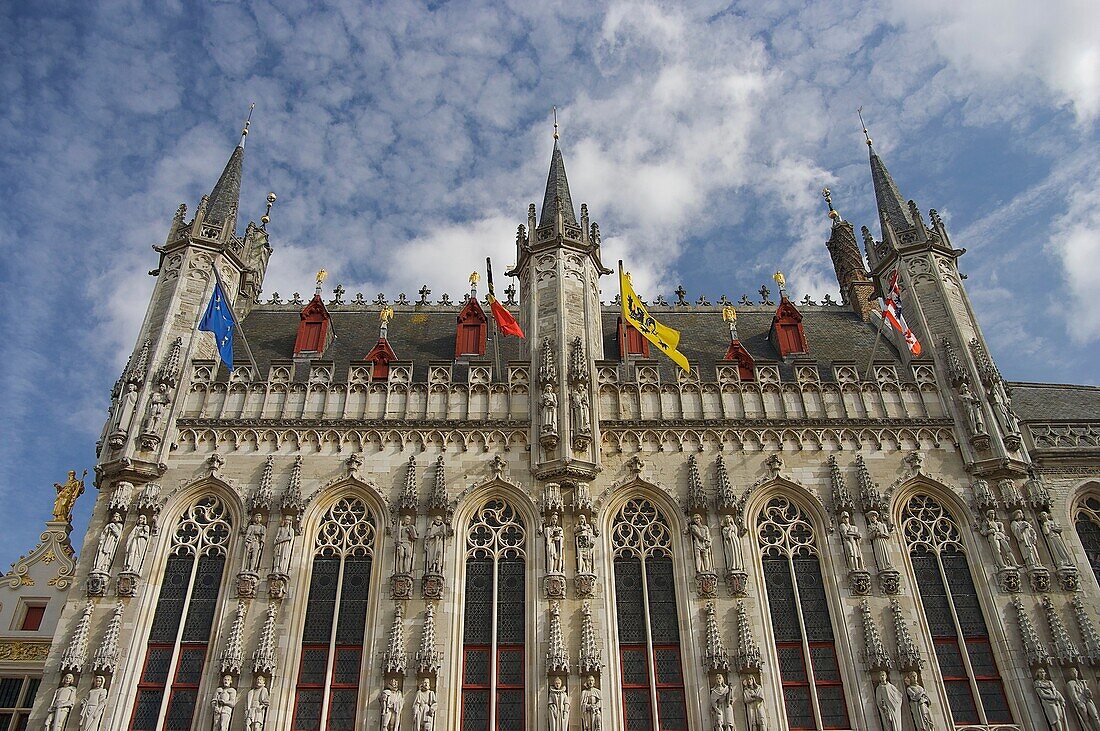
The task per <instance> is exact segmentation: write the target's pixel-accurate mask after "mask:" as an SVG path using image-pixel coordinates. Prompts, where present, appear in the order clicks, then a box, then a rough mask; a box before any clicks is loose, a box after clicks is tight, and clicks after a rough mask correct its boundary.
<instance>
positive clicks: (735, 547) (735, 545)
mask: <svg viewBox="0 0 1100 731" xmlns="http://www.w3.org/2000/svg"><path fill="white" fill-rule="evenodd" d="M737 533H738V530H737V521H736V520H734V519H733V516H732V515H727V516H725V517H723V518H722V550H723V551H724V552H725V555H726V570H727V571H743V570H744V568H745V558H744V556H743V555H742V554H741V539H740V537H739V536H738V535H737Z"/></svg>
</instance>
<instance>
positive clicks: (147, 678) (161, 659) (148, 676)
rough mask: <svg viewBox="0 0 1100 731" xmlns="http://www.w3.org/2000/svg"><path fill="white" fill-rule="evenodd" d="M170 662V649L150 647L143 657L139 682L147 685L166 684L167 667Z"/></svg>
mask: <svg viewBox="0 0 1100 731" xmlns="http://www.w3.org/2000/svg"><path fill="white" fill-rule="evenodd" d="M171 662H172V648H171V647H150V648H149V650H148V652H147V653H146V655H145V668H144V669H143V670H142V673H141V682H142V683H147V684H149V685H164V684H165V683H166V682H168V669H169V668H168V666H169V665H170V664H171Z"/></svg>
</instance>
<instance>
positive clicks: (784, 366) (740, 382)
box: [0, 141, 1100, 731]
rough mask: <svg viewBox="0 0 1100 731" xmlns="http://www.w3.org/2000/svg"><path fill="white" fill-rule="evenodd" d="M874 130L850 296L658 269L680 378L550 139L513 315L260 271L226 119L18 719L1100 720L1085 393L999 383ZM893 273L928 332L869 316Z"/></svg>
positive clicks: (60, 722)
mask: <svg viewBox="0 0 1100 731" xmlns="http://www.w3.org/2000/svg"><path fill="white" fill-rule="evenodd" d="M868 145H870V142H869V141H868ZM869 149H870V166H871V173H872V176H873V181H874V189H875V193H876V197H877V203H878V208H879V212H880V226H881V236H880V237H879V238H878V239H876V238H874V237H873V236H872V234H871V233H870V232H869V231H868V229H867V228H866V227H864V228H863V229H862V239H863V244H864V247H865V252H866V262H865V259H864V256H863V254H862V253H861V251H860V248H859V243H858V241H857V235H856V232H855V230H854V227H853V226H852V224H851V223H849V222H847V221H845V220H843V218H842V217H841V216H840V215H839V213H837V212H836V211H834V210H833V209H832V203H831V201H830V203H829V214H830V219H831V230H830V233H829V239H828V241H827V247H828V250H829V252H830V254H831V256H832V260H833V263H834V265H835V267H836V273H837V279H838V283H839V285H840V291H841V297H840V301H839V302H838V301H833V300H832V299H831V298H826V301H825V302H822V303H814V302H811V301H810V300H809V299H808V298H807V299H804V300H802V301H798V302H796V301H795V300H794V299H792V298H791V297H790V296H789V295H788V292H787V291H786V289H785V287H784V286H783V284H782V283H780V286H779V290H778V292H777V293H776V294H774V295H773V294H772V293H771V292H770V291H768V290H767V288H761V291H760V300H750V299H749V298H748V297H743V298H742V299H741V301H740V302H731V301H729V300H726V299H725V298H722V300H720V301H717V302H714V303H710V302H708V301H707V300H706V299H705V298H699V299H698V300H697V301H695V302H690V301H689V300H688V299H687V297H686V293H685V292H684V291H683V290H682V288H681V289H680V290H678V292H677V294H676V295H675V299H673V300H666V299H665V298H664V297H661V298H658V299H657V300H656V301H654V302H651V303H650V304H649V308H650V311H651V313H652V314H653V315H654V316H655V317H656V318H658V319H659V320H660V321H661V322H663V323H664V324H665V325H668V326H670V327H673V328H675V329H677V330H679V331H680V332H681V333H682V340H681V343H680V349H681V351H682V352H684V354H685V355H687V357H688V358H689V360H690V363H691V370H690V372H684V371H682V370H680V369H678V368H676V367H675V366H674V365H673V364H672V363H670V362H669V361H667V360H664V359H663V358H662V359H660V360H658V359H655V358H657V357H658V356H657V355H656V354H654V357H650V356H651V354H650V352H649V345H648V342H647V341H646V340H645V339H644V338H642V337H641V336H640V334H639V333H638V332H637V331H635V330H633V329H632V328H631V327H630V326H629V325H627V324H625V323H624V322H623V320H622V318H621V317H620V306H619V303H618V301H617V298H616V299H615V300H613V301H608V300H611V296H612V295H614V291H615V290H616V289H617V287H616V285H615V284H614V278H613V277H608V276H607V275H610V274H611V268H610V267H609V266H608V265H607V264H608V263H607V262H604V261H603V260H602V258H601V247H600V231H599V227H598V226H597V224H595V223H593V222H592V221H591V220H590V218H589V213H588V210H587V207H586V206H584V205H581V206H580V209H579V210H580V215H579V216H578V215H577V209H576V208H575V207H574V204H573V201H572V198H571V192H570V189H569V185H568V182H567V177H566V173H565V164H564V161H563V157H562V153H561V150H560V149H559V146H558V143H557V141H555V144H554V150H553V154H552V158H551V165H550V172H549V176H548V180H547V184H546V192H545V195H544V198H543V201H542V206H541V209H537V208H536V206H535V205H534V204H532V205H531V206H530V209H529V210H528V212H527V217H526V221H524V223H523V225H520V226H519V228H518V231H517V235H516V259H515V262H516V263H515V265H514V269H513V270H512V272H511V273H512V274H513V275H514V276H515V278H516V279H517V281H518V283H519V290H518V292H515V291H514V290H510V291H508V292H507V294H506V295H505V299H504V301H503V304H504V305H505V306H506V307H507V308H509V309H510V310H511V311H512V312H513V313H515V314H516V315H517V317H518V319H519V322H520V324H521V325H522V327H523V330H524V332H525V333H526V339H523V340H520V339H518V338H514V337H507V338H501V337H498V335H497V333H496V331H495V329H494V327H493V323H492V319H491V317H490V316H489V314H488V310H489V308H488V306H487V305H483V302H482V299H481V295H482V294H483V293H479V292H478V289H477V286H478V283H477V281H476V277H474V278H472V280H473V281H472V283H471V288H470V290H469V293H468V294H467V295H466V296H465V297H463V298H462V299H461V301H457V302H451V301H450V299H449V297H447V296H446V295H444V296H443V298H442V299H441V300H432V299H430V295H431V292H430V291H429V290H428V289H427V287H425V288H423V289H421V291H420V292H419V293H417V294H415V295H412V296H407V295H406V294H401V295H400V296H399V297H397V298H396V299H389V298H387V297H386V296H384V295H378V296H377V297H376V298H373V300H370V299H368V298H364V297H362V296H356V297H354V298H352V297H348V296H346V295H345V293H344V292H343V290H342V288H340V287H337V288H336V290H335V292H334V296H333V298H332V299H330V300H329V301H328V302H326V301H325V300H324V298H322V288H321V283H320V278H319V281H318V284H317V289H316V293H315V295H314V296H313V298H312V299H311V300H310V301H308V302H306V301H303V300H302V299H301V298H299V297H298V296H297V295H295V296H294V297H293V298H291V299H290V301H284V300H283V299H282V298H280V297H279V296H278V295H273V296H271V297H269V298H268V300H267V301H261V299H260V288H261V286H262V283H263V279H264V272H265V269H266V266H267V262H268V259H269V257H270V256H271V255H272V246H271V244H270V243H269V239H268V232H267V230H266V229H267V217H266V216H265V217H264V219H263V221H262V223H261V224H260V225H256V224H254V223H249V224H248V225H247V226H246V227H245V228H244V233H243V234H240V233H239V226H238V220H237V210H238V197H239V188H240V181H241V175H242V170H243V163H244V149H243V146H242V147H238V148H237V149H236V150H234V152H233V153H232V156H231V157H230V160H229V162H228V164H227V165H226V168H225V170H224V171H223V173H222V175H221V177H220V179H219V180H218V182H217V184H216V186H215V187H214V189H213V190H212V192H211V194H210V195H209V196H206V197H204V198H203V199H202V201H201V202H200V203H199V205H198V208H197V210H196V211H195V213H194V215H193V216H189V215H188V212H187V210H186V207H185V206H182V205H181V206H180V208H179V210H178V211H177V212H176V215H175V217H174V219H173V220H172V223H171V225H170V227H169V234H168V236H167V239H166V241H165V243H164V245H163V247H160V248H159V249H158V251H159V253H160V255H161V259H160V264H159V269H158V271H157V273H156V276H157V282H156V286H155V288H154V291H153V295H152V299H151V301H150V304H149V308H148V312H147V315H146V317H145V321H144V323H143V325H142V328H141V332H140V333H139V334H138V337H137V339H136V345H135V348H134V351H133V354H132V356H131V358H130V361H129V363H128V365H127V367H126V369H125V371H124V372H123V374H122V375H121V377H120V378H119V381H118V383H117V385H116V387H115V389H114V393H113V394H112V408H111V413H110V416H109V418H108V421H107V423H106V425H105V427H104V430H103V434H102V439H101V442H100V445H99V448H100V452H99V464H98V466H97V468H96V475H95V478H96V479H95V484H96V488H97V491H98V492H97V498H96V506H95V511H94V514H93V518H92V522H91V527H90V529H89V531H88V533H87V535H86V536H85V537H84V539H83V542H82V548H81V552H80V560H79V562H78V563H77V565H76V567H75V578H67V579H66V581H70V580H71V581H72V582H73V586H72V588H71V589H69V590H68V595H67V602H66V603H65V606H64V611H63V612H61V614H60V621H59V622H58V624H57V630H56V634H55V635H54V639H53V642H52V645H49V650H48V657H46V658H45V662H44V668H42V669H41V671H40V672H41V677H42V680H41V683H42V687H41V689H40V690H39V691H38V694H37V701H36V702H35V704H34V710H33V712H32V714H31V717H30V725H31V726H32V727H35V728H43V727H45V728H47V729H49V730H50V731H56V730H59V729H62V728H68V729H70V730H74V729H78V728H79V729H94V730H95V731H124V730H133V731H152V730H153V729H169V730H184V729H209V728H213V729H216V730H224V729H248V731H277V730H283V729H295V730H299V729H300V730H302V731H306V730H308V729H333V730H342V729H349V730H350V729H384V730H385V731H396V730H398V729H400V730H403V731H411V730H414V731H429V730H432V729H434V730H436V731H442V730H443V729H455V730H459V729H461V730H462V731H478V730H480V729H502V730H507V731H516V730H520V729H529V730H530V731H535V730H538V731H542V730H543V729H548V730H549V731H564V730H565V729H582V730H583V731H597V730H607V729H629V730H631V731H633V730H635V729H639V730H640V729H691V730H693V731H702V730H703V729H717V730H718V731H732V730H733V729H738V730H739V731H740V730H741V729H749V730H752V731H763V730H765V729H783V728H791V729H878V728H882V729H884V731H899V730H901V729H918V730H919V731H931V730H932V729H999V730H1003V731H1006V730H1008V729H1039V728H1047V727H1048V724H1049V727H1050V728H1055V729H1062V728H1085V729H1089V730H1090V731H1095V730H1097V729H1100V718H1097V717H1096V716H1095V708H1094V706H1091V705H1089V704H1090V703H1091V701H1088V700H1087V698H1090V697H1091V695H1090V694H1091V693H1092V692H1094V691H1096V690H1097V688H1098V686H1097V669H1098V668H1100V633H1098V632H1097V629H1096V623H1097V621H1098V618H1097V611H1096V605H1097V600H1098V599H1100V585H1098V583H1097V572H1098V571H1100V558H1098V557H1100V389H1096V388H1091V387H1076V386H1053V385H1042V384H1025V383H1008V382H1006V381H1005V380H1004V379H1003V378H1002V376H1001V374H1000V371H999V370H998V368H997V365H996V364H995V363H994V362H993V360H992V358H991V356H990V355H989V351H988V348H987V347H986V344H985V340H984V338H983V335H982V330H981V327H980V325H979V323H978V321H977V319H976V318H975V316H974V312H973V308H972V307H971V304H970V301H969V299H968V297H967V294H966V291H965V289H964V287H963V283H962V280H961V278H960V276H959V271H958V268H957V260H958V258H959V256H960V255H961V254H962V253H963V252H962V250H961V249H959V248H956V246H955V244H954V243H953V242H952V241H951V238H950V235H949V233H948V231H947V230H946V228H945V227H944V225H943V222H942V221H941V220H940V218H939V217H938V216H937V214H936V212H935V211H931V212H930V213H929V215H928V218H927V222H926V219H925V217H924V216H923V215H922V213H921V212H920V210H918V208H917V206H916V205H915V204H914V203H912V202H909V203H906V202H905V199H904V198H903V197H902V196H901V195H900V193H899V191H898V187H897V186H896V185H895V183H894V181H893V179H892V178H891V176H890V174H889V173H888V171H887V169H886V167H885V165H884V163H883V161H882V160H881V158H880V157H879V156H878V155H877V154H876V153H875V151H874V149H873V148H870V147H869ZM276 255H277V254H276ZM215 268H216V269H217V271H218V273H219V275H220V278H221V281H222V282H224V283H225V287H226V292H227V296H228V297H229V298H230V299H231V300H232V301H233V305H234V308H235V310H236V312H237V314H238V316H239V317H240V319H241V320H242V326H243V329H244V331H245V333H246V334H247V339H248V341H249V344H250V346H251V351H252V352H253V353H254V356H255V363H254V364H244V363H245V361H246V360H247V358H245V357H243V353H244V344H243V343H242V342H241V341H240V340H239V339H238V341H237V343H236V350H235V352H236V353H237V365H238V367H237V368H235V369H234V370H232V372H229V371H227V369H226V368H225V367H224V366H222V365H219V364H218V363H217V361H216V360H214V358H215V353H216V349H215V347H214V342H213V340H212V338H211V336H210V335H209V334H208V333H200V332H198V331H197V330H196V324H197V322H198V320H199V318H200V316H201V315H202V313H203V310H204V309H205V307H206V305H207V302H208V301H209V299H210V297H211V292H212V290H213V287H214V277H213V270H214V269H215ZM895 271H896V272H897V273H898V281H899V286H900V289H901V292H902V298H903V301H904V305H905V308H906V316H907V318H908V320H909V323H910V325H911V326H912V327H913V330H914V331H915V332H916V334H917V337H919V338H920V340H921V342H922V343H923V345H924V348H923V351H922V354H921V355H920V356H919V357H914V356H913V355H912V353H911V352H910V350H909V349H908V348H907V347H906V344H905V342H904V341H903V340H901V339H898V338H896V337H895V335H894V334H893V331H892V330H887V329H883V334H882V335H881V337H879V336H877V332H878V322H879V315H878V313H877V312H873V311H872V308H871V305H870V302H869V299H868V298H869V297H870V296H872V295H873V294H874V293H876V292H882V291H886V290H888V289H889V284H890V281H891V277H892V275H893V273H894V272H895ZM605 277H606V278H605ZM601 283H602V284H601ZM601 286H602V288H603V289H602V292H603V294H602V298H601ZM609 293H610V294H609ZM601 299H602V300H603V301H601ZM334 333H338V335H339V337H335V338H334V337H333V335H334ZM55 518H56V515H55ZM50 525H51V526H53V527H51V529H50V530H51V531H54V532H56V531H57V526H55V524H54V523H51V524H50ZM58 536H60V534H58ZM45 540H46V539H45V537H44V541H45ZM51 540H54V541H55V543H56V542H58V541H61V539H60V537H58V538H56V539H51ZM62 543H63V542H62ZM58 545H61V544H60V543H58ZM64 545H67V543H65V544H64ZM55 554H56V549H55ZM58 558H59V559H60V557H58ZM21 575H25V574H20V572H19V570H18V567H17V570H15V571H13V573H12V574H9V576H8V577H5V579H4V581H5V584H4V587H5V590H6V587H8V586H9V583H7V582H9V579H10V581H11V582H16V580H17V578H18V576H21ZM43 576H44V575H43ZM66 576H69V575H68V574H67V575H66ZM33 580H34V582H35V584H34V588H35V590H36V591H39V592H43V591H45V589H44V587H41V586H40V580H39V579H38V578H37V575H35V578H34V579H33ZM47 583H48V582H47ZM11 586H13V587H15V583H12V584H11ZM16 588H17V587H16ZM59 588H61V587H59ZM46 593H50V592H46ZM43 596H44V594H43ZM51 596H52V594H51ZM0 601H4V602H5V603H4V606H3V613H2V614H0V623H6V622H7V619H6V618H7V617H8V616H9V615H10V611H11V610H10V609H9V604H10V602H8V601H7V600H5V599H3V598H2V597H0ZM52 602H53V603H52V604H49V605H47V606H49V607H51V610H50V611H53V610H54V608H56V609H57V610H60V609H61V607H60V606H59V604H60V603H59V602H58V601H57V600H56V598H54V599H53V600H52ZM5 626H6V625H5ZM7 641H8V640H7V639H6V637H4V638H0V642H7ZM0 669H3V666H0ZM3 672H4V673H5V675H7V674H8V671H7V670H6V669H3ZM3 682H5V683H6V682H7V681H6V680H5V681H3ZM5 687H6V686H5ZM89 708H90V709H91V710H89ZM3 713H7V711H2V710H0V714H3ZM1059 714H1060V715H1059ZM1080 714H1083V715H1080ZM1090 714H1092V715H1090ZM0 718H2V715H0ZM1060 718H1061V719H1064V720H1059V719H1060ZM1059 723H1061V724H1063V725H1058V724H1059Z"/></svg>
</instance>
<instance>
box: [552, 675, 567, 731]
mask: <svg viewBox="0 0 1100 731" xmlns="http://www.w3.org/2000/svg"><path fill="white" fill-rule="evenodd" d="M547 711H548V715H547V717H548V719H549V726H548V728H549V730H550V731H568V729H569V690H568V689H567V688H566V687H565V683H563V682H562V678H561V676H560V675H555V676H554V680H553V681H552V682H551V683H550V693H549V699H548V701H547Z"/></svg>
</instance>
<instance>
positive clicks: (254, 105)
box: [240, 102, 256, 147]
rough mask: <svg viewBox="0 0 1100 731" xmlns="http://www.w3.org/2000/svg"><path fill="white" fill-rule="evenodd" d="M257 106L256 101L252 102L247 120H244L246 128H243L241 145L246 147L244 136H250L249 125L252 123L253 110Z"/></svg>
mask: <svg viewBox="0 0 1100 731" xmlns="http://www.w3.org/2000/svg"><path fill="white" fill-rule="evenodd" d="M255 108H256V102H252V104H250V105H249V107H248V117H246V118H245V120H244V129H242V130H241V144H240V147H244V138H245V137H248V127H249V125H251V124H252V110H253V109H255Z"/></svg>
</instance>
